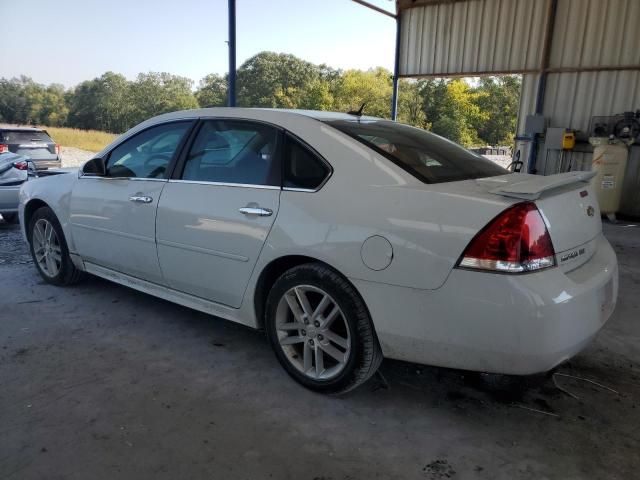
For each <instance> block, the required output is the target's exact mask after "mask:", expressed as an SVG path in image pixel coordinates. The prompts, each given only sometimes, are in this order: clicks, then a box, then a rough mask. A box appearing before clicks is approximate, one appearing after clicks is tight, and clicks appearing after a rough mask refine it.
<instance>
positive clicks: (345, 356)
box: [275, 285, 352, 380]
mask: <svg viewBox="0 0 640 480" xmlns="http://www.w3.org/2000/svg"><path fill="white" fill-rule="evenodd" d="M275 327H276V331H277V334H278V343H279V345H280V348H281V349H282V351H283V352H284V354H285V356H286V358H287V360H288V361H289V362H290V363H291V364H292V365H293V366H294V367H295V368H297V369H298V370H299V371H300V372H301V373H303V374H304V375H305V376H307V377H309V378H310V379H313V380H329V379H331V378H334V377H336V376H337V375H339V374H340V373H341V372H342V371H343V370H344V368H345V366H346V364H347V361H348V360H349V356H350V354H351V339H352V334H351V332H350V330H349V324H348V323H347V320H346V319H345V317H344V314H343V312H342V310H341V309H340V307H339V306H338V304H337V303H336V301H335V300H334V299H333V298H332V297H331V296H330V295H329V294H328V293H327V292H325V291H324V290H322V289H320V288H318V287H315V286H311V285H298V286H295V287H293V288H291V289H289V290H288V291H287V292H286V293H285V294H284V295H283V296H282V297H281V299H280V301H279V302H278V307H277V310H276V322H275Z"/></svg>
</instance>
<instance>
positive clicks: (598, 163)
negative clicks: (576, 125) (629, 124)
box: [589, 137, 629, 217]
mask: <svg viewBox="0 0 640 480" xmlns="http://www.w3.org/2000/svg"><path fill="white" fill-rule="evenodd" d="M589 142H590V143H591V144H592V145H594V146H595V148H594V150H593V160H592V162H591V165H592V169H593V171H595V172H596V176H595V177H594V178H593V182H594V183H593V186H594V189H595V191H596V196H597V197H598V204H599V205H600V213H602V214H605V215H608V216H612V217H615V214H616V212H617V211H618V210H619V208H620V198H621V197H622V182H623V181H624V172H625V170H626V168H627V157H628V155H629V149H628V148H627V146H626V145H625V144H624V143H620V142H618V141H616V140H613V139H610V138H609V139H607V138H603V137H592V138H590V139H589Z"/></svg>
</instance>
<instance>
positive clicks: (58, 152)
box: [56, 143, 60, 155]
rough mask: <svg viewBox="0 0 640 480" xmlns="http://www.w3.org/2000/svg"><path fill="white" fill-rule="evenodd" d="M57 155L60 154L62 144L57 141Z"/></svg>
mask: <svg viewBox="0 0 640 480" xmlns="http://www.w3.org/2000/svg"><path fill="white" fill-rule="evenodd" d="M56 155H60V144H58V143H56Z"/></svg>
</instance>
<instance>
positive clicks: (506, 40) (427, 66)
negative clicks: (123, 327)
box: [400, 0, 550, 76]
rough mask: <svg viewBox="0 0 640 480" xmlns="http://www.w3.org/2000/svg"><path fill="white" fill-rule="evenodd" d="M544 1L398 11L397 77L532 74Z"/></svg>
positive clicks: (495, 0)
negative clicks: (398, 48) (399, 35)
mask: <svg viewBox="0 0 640 480" xmlns="http://www.w3.org/2000/svg"><path fill="white" fill-rule="evenodd" d="M549 1H550V0H469V1H460V2H453V3H451V2H446V3H436V4H430V5H424V6H420V7H414V8H408V9H406V10H402V11H401V12H400V14H401V15H402V38H401V43H400V45H401V47H400V51H401V56H400V74H401V75H404V76H410V75H415V76H420V75H432V76H434V75H441V76H445V75H464V74H467V75H477V74H478V73H488V72H508V71H518V72H520V71H533V70H538V69H539V68H540V66H541V62H542V50H543V49H542V44H543V43H544V34H545V29H546V15H547V11H548V4H549Z"/></svg>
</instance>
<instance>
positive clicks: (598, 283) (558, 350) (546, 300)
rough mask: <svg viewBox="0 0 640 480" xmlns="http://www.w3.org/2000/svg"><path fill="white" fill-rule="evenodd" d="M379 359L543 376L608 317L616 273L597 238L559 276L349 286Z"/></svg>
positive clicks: (456, 275)
mask: <svg viewBox="0 0 640 480" xmlns="http://www.w3.org/2000/svg"><path fill="white" fill-rule="evenodd" d="M352 281H353V283H354V284H355V285H356V288H358V290H359V291H360V293H361V294H362V296H363V298H364V300H365V302H366V303H367V306H368V307H369V310H370V312H371V315H372V318H373V321H374V325H375V328H376V332H377V334H378V338H379V340H380V344H381V346H382V350H383V353H384V355H385V356H387V357H390V358H396V359H400V360H406V361H411V362H417V363H423V364H429V365H438V366H443V367H450V368H461V369H465V370H476V371H482V372H491V373H503V374H514V375H529V374H535V373H541V372H545V371H548V370H550V369H552V368H553V367H555V366H556V365H558V364H559V363H562V362H563V361H565V360H567V359H569V358H571V357H572V356H573V355H575V354H576V353H578V352H579V351H580V350H582V349H583V348H584V347H585V346H586V345H587V344H588V343H589V342H590V341H591V340H592V339H593V337H594V336H595V335H596V333H597V332H598V331H599V330H600V329H601V328H602V326H603V325H604V324H605V322H606V321H607V320H608V318H609V317H610V315H611V313H612V312H613V310H614V308H615V304H616V298H617V294H618V266H617V260H616V256H615V253H614V251H613V249H612V248H611V245H609V242H608V241H607V240H606V239H605V238H604V236H602V235H601V236H600V237H599V238H598V240H597V248H596V249H595V253H594V255H593V256H592V258H591V259H590V260H589V261H588V262H586V263H585V264H584V265H582V266H580V267H579V268H577V269H575V270H573V271H571V272H567V273H563V272H562V271H561V270H560V269H559V268H551V269H548V270H545V271H541V272H538V273H534V274H528V275H500V274H492V273H484V272H474V271H467V270H458V269H454V270H453V271H452V272H451V274H450V275H449V278H448V279H447V281H446V282H445V284H444V285H443V286H442V287H441V288H439V289H437V290H431V291H425V290H416V289H408V288H402V287H394V286H389V285H384V284H378V283H373V282H363V281H360V280H352Z"/></svg>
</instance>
